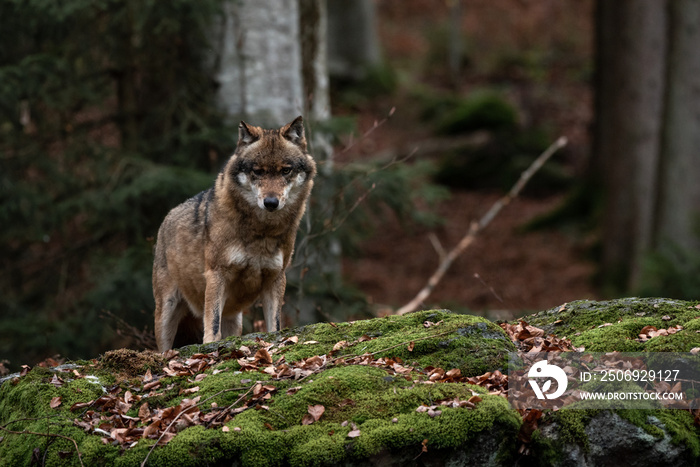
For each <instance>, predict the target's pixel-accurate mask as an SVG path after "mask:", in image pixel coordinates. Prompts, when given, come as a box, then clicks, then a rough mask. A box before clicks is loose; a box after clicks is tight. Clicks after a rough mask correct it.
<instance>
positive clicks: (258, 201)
mask: <svg viewBox="0 0 700 467" xmlns="http://www.w3.org/2000/svg"><path fill="white" fill-rule="evenodd" d="M315 175H316V164H315V163H314V161H313V159H312V158H311V156H310V155H309V154H308V152H307V150H306V139H305V137H304V126H303V123H302V118H301V117H297V118H296V119H295V120H294V121H293V122H291V123H289V124H287V125H285V126H283V127H282V128H280V129H276V130H266V129H262V128H258V127H254V126H249V125H247V124H245V123H244V122H241V124H240V125H239V139H238V147H237V148H236V151H235V152H234V154H233V156H231V158H230V159H229V161H228V162H227V164H226V166H225V167H224V169H223V170H222V172H221V173H220V174H219V175H218V177H217V179H216V183H215V185H214V186H213V187H212V188H209V189H208V190H206V191H204V192H202V193H199V194H198V195H196V196H194V197H192V198H190V199H188V200H187V201H185V202H184V203H182V204H181V205H179V206H177V207H175V208H174V209H173V210H172V211H170V213H169V214H168V215H167V216H166V217H165V220H164V221H163V224H162V225H161V226H160V229H159V230H158V238H157V241H156V247H155V258H154V261H153V295H154V297H155V302H156V310H155V332H156V341H157V342H158V350H160V351H161V352H163V351H165V350H167V349H170V348H171V347H172V345H173V341H174V339H175V336H176V334H177V333H178V326H180V325H181V324H183V325H184V324H185V323H187V325H188V326H193V320H192V319H190V318H191V317H192V316H191V315H194V317H196V318H197V319H198V321H199V322H201V323H202V324H201V325H202V329H200V330H199V332H202V331H203V341H204V343H209V342H213V341H217V340H220V339H222V338H224V337H226V336H230V335H241V331H242V312H243V310H245V309H246V308H247V307H249V306H250V305H251V304H253V302H254V301H255V300H256V299H258V297H260V298H261V300H262V305H263V313H264V316H265V322H266V326H267V330H268V331H276V330H279V328H280V312H281V308H282V302H283V298H284V290H285V287H286V277H285V270H286V269H287V267H288V266H289V264H290V262H291V258H292V252H293V250H294V240H295V238H296V233H297V228H298V227H299V222H300V221H301V217H302V216H303V214H304V210H305V208H306V201H307V199H308V197H309V193H310V192H311V188H312V186H313V178H314V176H315ZM185 318H187V319H185ZM200 320H201V321H200ZM197 325H198V323H197V322H194V326H197ZM195 331H196V330H195Z"/></svg>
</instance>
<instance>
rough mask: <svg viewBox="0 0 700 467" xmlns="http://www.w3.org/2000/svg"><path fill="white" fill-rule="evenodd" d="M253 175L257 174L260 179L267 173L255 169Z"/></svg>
mask: <svg viewBox="0 0 700 467" xmlns="http://www.w3.org/2000/svg"><path fill="white" fill-rule="evenodd" d="M253 174H255V175H256V176H258V177H261V176H263V175H265V171H264V170H263V169H253Z"/></svg>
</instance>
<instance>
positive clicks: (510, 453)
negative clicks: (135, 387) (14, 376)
mask: <svg viewBox="0 0 700 467" xmlns="http://www.w3.org/2000/svg"><path fill="white" fill-rule="evenodd" d="M669 302H672V303H669ZM606 303H607V304H609V307H607V308H603V309H602V311H600V312H598V311H597V310H596V308H595V306H593V303H592V302H575V303H573V304H569V305H567V307H566V310H564V311H562V312H559V311H558V309H553V310H549V311H547V312H543V313H540V314H538V315H534V316H532V317H528V318H526V319H527V320H528V321H529V322H530V323H531V324H535V325H541V326H542V327H546V326H549V329H550V332H552V331H554V332H555V333H556V334H559V335H561V334H560V333H559V331H560V330H566V331H568V332H572V333H573V332H576V330H577V329H580V330H582V332H581V334H580V335H579V336H577V337H578V338H581V339H582V340H585V341H586V342H587V343H588V345H590V346H593V345H594V344H595V345H599V346H600V348H601V349H603V348H605V347H604V346H605V345H607V344H606V343H609V342H611V341H612V342H613V343H617V344H618V345H621V344H620V343H623V344H628V343H629V344H630V345H636V344H638V345H640V346H641V348H642V349H643V350H650V349H651V348H659V347H652V346H651V343H653V344H654V345H657V346H660V345H661V343H663V342H666V343H670V344H669V345H671V346H672V347H673V346H676V345H682V346H687V345H691V344H693V342H695V341H694V338H695V336H694V335H695V334H697V333H695V330H696V328H697V327H700V325H699V324H698V321H700V320H698V319H696V316H697V313H698V310H697V309H694V308H691V307H693V306H694V304H693V303H688V302H675V301H658V300H657V301H654V300H647V301H641V302H640V303H637V304H634V303H632V301H624V300H623V301H618V302H617V303H616V302H603V305H605V304H606ZM655 304H656V305H659V306H657V307H654V305H655ZM641 313H643V314H641ZM663 316H669V317H670V319H662V317H663ZM545 318H547V320H548V321H547V320H545ZM556 319H562V321H561V322H560V323H559V324H557V325H553V324H551V323H552V322H553V321H555V320H556ZM426 321H430V322H432V323H440V324H437V325H431V326H429V327H425V326H424V325H423V323H424V322H426ZM606 322H610V323H612V324H613V325H612V326H605V327H601V328H599V327H598V326H599V325H600V324H603V323H606ZM540 323H542V324H540ZM657 323H659V324H657ZM675 324H681V325H683V326H685V329H684V331H682V332H680V333H678V334H676V335H673V336H668V339H666V340H665V341H663V340H661V338H654V339H652V340H651V341H650V342H647V343H645V344H642V343H637V342H636V341H634V340H633V339H634V336H635V335H636V334H638V333H639V331H640V330H641V327H643V326H646V325H654V326H657V327H659V328H661V327H668V326H672V325H675ZM365 335H366V336H369V337H372V338H373V339H371V340H363V342H359V338H360V337H362V336H365ZM258 336H259V337H261V338H262V339H264V340H265V341H267V342H271V343H275V347H274V349H278V353H276V354H275V355H274V356H273V358H275V359H277V358H279V357H280V355H279V354H280V353H283V354H284V356H285V359H286V361H287V362H293V361H299V360H300V359H302V358H308V357H310V356H313V355H324V354H328V353H329V352H331V350H332V348H333V346H334V345H335V344H336V343H337V342H338V341H340V340H345V341H347V342H349V343H351V344H352V345H350V346H349V347H345V348H343V349H341V350H340V351H338V352H336V353H335V355H334V357H338V356H341V355H342V356H346V357H348V358H350V357H353V356H356V355H362V354H365V353H368V352H369V353H374V352H377V356H378V357H387V358H388V357H391V358H400V359H402V360H403V361H404V362H405V364H406V365H410V366H414V367H417V368H424V367H427V366H436V367H437V366H439V367H443V368H445V369H450V368H453V367H456V368H460V369H462V372H463V373H464V374H482V373H484V372H486V371H493V370H495V369H499V368H500V369H502V370H504V369H505V361H506V360H505V358H506V356H507V353H508V352H509V351H512V350H514V346H513V344H512V343H511V342H510V340H509V339H507V338H506V337H505V334H504V333H503V331H502V330H501V329H500V327H498V326H496V325H495V324H493V323H490V322H488V321H485V320H483V319H481V318H478V317H474V316H469V315H459V314H454V313H449V312H446V311H435V310H432V311H423V312H418V313H412V314H409V315H407V316H404V317H396V316H392V317H387V318H381V319H374V320H366V321H356V322H352V323H338V324H337V325H330V324H317V325H312V326H306V327H303V328H296V329H288V330H284V331H283V332H281V333H279V334H260V335H258ZM290 336H298V337H299V343H298V344H294V345H289V346H285V347H279V346H280V344H281V343H282V342H283V341H284V340H285V339H286V338H288V337H290ZM308 341H316V342H318V343H317V344H308V345H305V344H303V343H304V342H308ZM408 342H414V344H415V347H414V348H413V351H412V352H409V351H408V348H407V343H408ZM242 343H245V345H248V346H249V347H250V348H251V349H252V350H255V349H256V348H257V347H258V346H259V344H257V343H256V342H255V341H253V340H251V336H246V337H244V338H243V339H241V338H232V339H229V340H228V341H227V342H226V343H223V344H222V343H216V344H210V345H208V346H191V347H189V348H187V349H183V351H182V354H184V355H186V354H188V353H194V352H211V351H213V350H217V349H220V354H221V355H222V356H223V355H226V352H229V351H230V350H229V349H230V347H226V346H227V345H229V346H232V347H236V348H237V347H239V346H240V345H241V344H242ZM631 343H634V344H631ZM579 345H580V344H579ZM696 346H697V345H696ZM382 350H384V351H383V352H381V351H382ZM589 350H591V349H589ZM606 350H607V349H606ZM674 350H675V348H674ZM139 365H141V363H139ZM99 367H100V365H97V366H95V365H88V366H86V367H83V368H79V369H78V371H79V373H81V374H86V373H87V372H88V370H89V371H94V370H95V369H97V371H98V372H99V371H100V370H99ZM141 367H142V368H145V366H143V365H141ZM239 369H240V365H239V364H238V363H237V362H236V360H235V359H228V360H226V359H224V360H223V361H221V362H220V363H218V364H216V365H215V366H214V367H213V368H210V369H208V370H207V373H208V376H206V377H205V378H204V379H202V380H201V381H199V382H196V383H193V382H190V381H188V379H191V377H190V378H188V377H173V378H170V377H168V378H162V380H161V381H162V388H161V389H160V390H159V391H160V392H162V394H161V395H160V396H156V397H150V398H144V399H143V401H144V402H148V403H149V405H150V406H151V408H152V409H153V408H155V407H165V406H172V405H174V404H177V403H179V402H180V401H181V400H182V399H183V398H184V397H187V398H191V397H193V395H192V394H180V390H181V389H183V388H189V387H193V386H195V385H196V386H199V391H198V392H197V394H196V395H198V396H201V400H206V399H207V398H209V397H211V396H215V397H214V398H213V399H211V400H210V401H207V403H206V404H203V405H202V406H201V410H202V411H203V412H205V413H206V412H207V411H208V410H211V409H210V405H209V404H210V403H211V402H216V403H217V404H218V405H219V407H222V406H225V405H230V404H232V403H233V402H235V401H236V400H238V398H239V397H240V396H241V395H243V394H244V393H245V392H246V391H247V390H248V388H250V387H251V385H252V384H253V383H254V382H256V381H261V382H263V383H264V384H266V385H271V386H274V387H275V388H276V391H275V392H274V394H273V395H272V397H271V398H270V399H269V400H266V401H265V402H264V403H265V406H266V407H259V408H258V409H254V408H250V409H248V410H246V411H244V412H242V413H239V414H238V415H236V416H235V417H234V418H233V419H232V420H231V421H230V422H229V423H228V427H229V429H230V430H229V431H227V432H226V431H223V430H222V429H221V427H218V428H211V429H206V428H204V427H202V426H197V427H191V428H187V429H185V430H183V431H182V432H180V433H178V435H177V436H176V437H175V438H174V439H173V440H172V441H171V442H170V443H169V444H168V445H167V446H164V447H157V448H156V449H154V450H153V452H152V453H151V454H150V457H149V460H148V465H149V466H160V465H162V466H166V465H192V466H195V465H217V464H222V465H223V464H230V463H232V462H239V463H240V464H242V465H245V466H247V465H253V466H254V465H265V466H267V465H304V466H306V465H309V466H313V465H336V464H342V463H351V462H356V461H360V462H367V460H368V459H374V460H376V459H380V458H381V459H383V457H382V456H391V457H392V458H393V459H403V460H405V461H406V462H410V461H411V460H412V459H413V458H414V457H415V456H416V455H418V454H419V453H420V452H421V450H422V446H421V443H422V442H423V440H428V441H427V446H428V450H429V451H428V452H429V453H435V452H438V451H439V450H450V449H457V450H459V451H460V452H463V453H465V455H466V456H467V458H468V457H469V455H470V454H469V453H474V452H480V451H478V450H479V448H480V447H481V448H483V446H482V444H483V442H482V441H481V440H483V439H489V440H492V439H495V440H497V441H496V443H497V444H496V445H495V446H496V447H495V448H494V452H496V453H497V454H496V455H494V456H493V457H492V459H498V460H497V461H494V462H500V463H502V464H504V465H507V464H509V463H512V462H513V461H514V460H515V459H516V458H517V447H518V442H517V440H516V437H517V433H518V430H519V427H520V425H521V419H520V416H519V415H518V413H517V412H515V411H514V410H513V409H511V408H510V406H509V405H508V402H507V400H506V399H505V398H503V397H500V396H491V395H488V394H486V391H485V390H484V389H483V388H478V387H475V386H471V385H467V384H458V383H437V384H425V383H422V382H419V381H418V379H419V377H420V376H419V375H418V374H416V373H413V374H412V375H411V377H410V378H409V379H406V378H405V377H403V376H401V375H394V374H391V373H390V372H388V371H386V370H385V369H383V368H380V367H375V366H367V365H345V366H344V365H343V364H342V363H341V362H340V361H338V362H337V365H330V366H329V367H328V368H326V369H325V370H323V371H321V372H319V373H315V374H311V375H308V376H307V377H306V378H304V379H303V380H301V381H297V380H293V379H282V380H275V379H274V378H273V377H272V376H270V375H268V374H266V373H264V372H262V371H259V372H256V371H247V372H240V371H239ZM115 370H116V371H118V369H116V368H115ZM213 370H219V371H217V374H216V375H214V374H213ZM58 374H59V375H60V377H61V378H62V379H63V381H64V382H63V384H62V385H59V387H55V385H53V384H51V383H50V381H51V378H52V377H53V375H54V371H52V370H47V369H43V368H36V369H34V370H32V371H31V372H30V373H29V374H28V375H26V376H25V377H23V378H20V379H19V381H18V382H17V383H16V384H13V383H12V382H7V383H5V384H3V385H2V387H0V422H2V423H3V424H5V423H8V422H9V421H11V420H15V421H16V422H15V423H11V424H10V425H8V428H9V429H11V430H16V431H22V430H26V431H33V432H37V433H47V432H49V433H61V434H63V435H65V436H69V437H71V438H73V439H75V440H76V442H77V443H78V445H79V448H80V450H81V452H82V454H83V462H84V463H85V465H96V466H100V465H117V466H121V465H123V466H131V465H139V464H140V463H141V462H142V461H143V459H144V458H145V457H146V456H147V455H148V453H149V451H150V449H151V447H152V446H153V444H154V440H141V441H139V442H138V443H137V445H136V446H134V447H131V448H129V449H123V448H121V447H117V446H112V445H109V444H108V445H105V444H103V443H102V441H101V435H97V434H90V433H86V432H85V431H83V430H82V429H80V428H78V427H76V426H74V425H73V419H74V418H75V417H76V416H78V415H77V414H75V413H71V412H70V411H69V408H70V406H71V405H72V404H73V403H75V402H86V401H89V400H92V399H95V398H97V397H99V396H100V395H102V393H103V389H102V387H101V386H100V384H99V383H94V382H91V380H90V379H86V378H73V375H72V373H68V372H60V373H58ZM154 374H156V372H154ZM105 378H106V376H102V377H101V379H102V380H104V379H105ZM131 380H132V379H131V378H127V380H122V381H120V384H122V387H123V388H124V387H125V386H126V385H127V383H125V381H131ZM296 386H299V387H300V388H299V389H298V390H296V391H295V392H292V393H290V394H288V393H287V390H288V389H289V388H291V387H296ZM168 388H169V389H168ZM241 388H242V389H241ZM233 389H235V390H233ZM473 392H477V393H480V394H481V395H482V398H483V401H482V402H480V403H479V404H477V405H476V408H475V409H473V410H470V409H464V408H460V409H453V408H447V407H444V408H442V414H441V415H440V416H438V417H435V418H431V417H430V416H429V415H428V414H427V413H418V412H416V408H417V407H419V406H420V405H422V404H425V405H433V404H435V403H437V402H439V401H441V400H444V399H452V398H455V397H458V398H460V399H467V398H469V397H470V396H471V395H472V394H473ZM57 396H59V397H61V400H62V404H61V406H59V407H58V408H56V409H51V408H50V406H49V403H50V401H51V398H53V397H57ZM317 404H320V405H323V406H324V408H325V412H324V414H323V416H322V417H321V418H320V420H319V421H317V422H315V423H313V424H311V425H302V424H301V421H302V419H303V417H304V416H305V415H306V413H307V408H308V406H310V405H317ZM136 405H137V404H135V405H134V406H133V407H132V409H131V411H130V412H129V413H130V414H131V415H135V413H136V410H137V407H136ZM598 412H599V411H594V410H561V411H559V412H556V413H550V414H548V415H546V416H545V419H544V420H545V421H546V420H555V421H556V422H557V424H558V426H559V427H560V429H559V439H558V440H556V441H552V440H551V439H548V438H546V437H544V436H542V433H540V432H535V433H534V434H533V441H532V443H531V448H532V449H533V450H534V452H535V453H537V454H538V456H539V457H538V459H541V463H544V464H546V463H555V462H556V459H557V455H558V453H559V452H560V451H557V450H558V449H562V447H563V446H565V445H570V444H572V443H576V444H579V445H581V446H583V447H584V449H585V448H587V447H588V444H587V443H588V438H587V437H586V427H587V426H588V424H590V423H591V420H592V418H593V417H594V416H595V414H597V413H598ZM618 413H619V414H620V416H622V417H623V418H625V419H627V420H629V421H630V422H632V423H634V424H635V425H637V426H640V427H642V428H643V429H644V430H646V431H647V432H648V433H651V434H652V435H654V436H656V437H662V436H664V431H665V432H666V433H668V434H669V436H671V438H672V440H673V442H674V443H678V444H679V445H682V446H688V447H689V448H690V450H691V451H692V453H693V455H694V456H695V458H696V459H697V458H698V457H700V442H699V441H698V439H699V435H700V433H699V432H698V428H697V427H695V426H694V425H693V419H692V417H691V416H690V414H689V413H688V412H684V411H680V410H650V411H627V412H625V411H618ZM394 419H395V421H394ZM345 422H348V423H345ZM353 424H354V425H356V426H357V428H358V429H359V430H360V436H359V437H356V438H348V436H347V434H348V433H349V432H350V431H351V430H352V429H353ZM343 425H345V426H343ZM0 436H5V438H4V439H3V440H2V441H1V442H0V458H1V459H3V461H4V462H5V460H6V459H7V461H6V462H8V463H9V464H10V465H29V464H30V463H31V457H32V452H33V450H34V449H35V448H39V449H40V451H41V452H42V457H44V458H45V459H46V465H57V466H58V465H61V466H63V465H79V461H78V457H77V455H76V454H73V455H69V457H67V458H66V459H62V458H61V455H59V451H62V452H63V453H62V455H64V456H65V453H66V452H68V453H70V452H73V451H75V448H74V447H73V444H72V443H71V442H70V441H68V440H65V439H57V438H48V437H42V436H35V435H27V434H24V435H12V434H4V435H2V434H0ZM489 449H490V448H489ZM447 452H449V451H447ZM547 459H548V460H547Z"/></svg>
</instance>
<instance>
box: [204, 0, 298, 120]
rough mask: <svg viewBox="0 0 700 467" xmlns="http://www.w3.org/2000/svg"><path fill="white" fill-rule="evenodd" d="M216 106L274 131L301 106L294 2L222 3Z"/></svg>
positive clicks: (251, 0)
mask: <svg viewBox="0 0 700 467" xmlns="http://www.w3.org/2000/svg"><path fill="white" fill-rule="evenodd" d="M218 29H219V31H218V35H219V52H218V57H217V60H218V64H219V70H220V72H219V73H218V75H217V76H216V80H217V81H218V83H219V85H220V88H219V92H218V97H219V102H220V105H221V106H222V108H223V109H224V110H225V112H226V114H227V115H228V116H230V117H231V118H232V119H245V120H246V121H249V123H251V124H254V125H258V126H266V127H278V126H281V125H284V124H285V123H288V122H290V121H291V120H292V119H294V117H296V116H297V115H301V114H302V112H303V108H304V99H303V95H302V92H303V82H302V76H301V45H300V41H299V3H298V0H237V1H233V2H226V3H225V4H224V15H223V18H222V24H221V26H220V28H218Z"/></svg>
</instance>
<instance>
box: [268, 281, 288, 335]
mask: <svg viewBox="0 0 700 467" xmlns="http://www.w3.org/2000/svg"><path fill="white" fill-rule="evenodd" d="M286 286H287V276H285V274H284V271H282V272H280V274H279V276H278V277H277V279H275V281H274V282H273V283H272V284H270V287H268V288H267V289H266V290H264V291H263V293H262V305H263V314H264V315H265V325H266V327H267V332H273V331H279V330H280V327H281V326H280V316H281V313H282V301H283V300H284V289H285V287H286Z"/></svg>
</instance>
